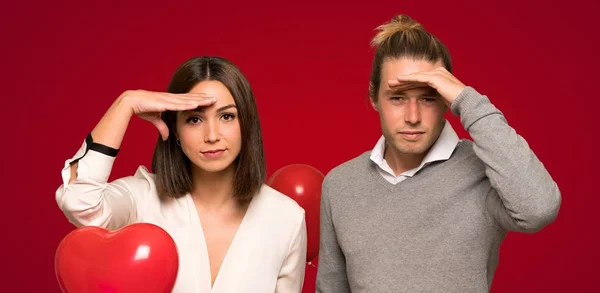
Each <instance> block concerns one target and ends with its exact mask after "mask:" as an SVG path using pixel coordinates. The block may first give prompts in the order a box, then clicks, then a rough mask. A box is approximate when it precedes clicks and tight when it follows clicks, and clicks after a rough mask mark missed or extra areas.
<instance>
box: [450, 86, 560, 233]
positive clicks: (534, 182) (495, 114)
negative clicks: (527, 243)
mask: <svg viewBox="0 0 600 293" xmlns="http://www.w3.org/2000/svg"><path fill="white" fill-rule="evenodd" d="M451 110H452V112H453V113H454V114H456V115H458V116H460V120H461V123H462V125H463V127H464V128H465V129H466V130H467V131H468V132H469V134H470V135H471V137H472V138H473V142H474V144H473V145H474V146H473V148H474V151H475V154H476V155H477V156H478V158H479V159H480V160H481V161H482V162H483V163H484V165H485V172H486V175H487V177H488V178H489V180H490V183H491V185H492V188H493V190H492V192H490V193H489V194H488V195H487V198H486V206H487V211H488V213H489V214H490V216H491V217H492V218H493V219H494V220H495V221H496V222H497V224H498V225H499V226H501V227H502V228H504V229H506V230H511V231H520V232H535V231H538V230H540V229H542V228H543V227H544V226H546V225H547V224H549V223H551V222H552V221H554V219H555V218H556V216H557V213H558V210H559V207H560V203H561V195H560V191H559V189H558V186H557V184H556V182H554V180H553V179H552V177H551V176H550V174H549V173H548V171H547V170H546V168H545V167H544V165H543V164H542V162H540V160H539V159H538V158H537V157H536V155H535V154H534V153H533V151H532V150H531V149H530V148H529V145H528V144H527V142H526V141H525V139H524V138H523V137H521V136H520V135H519V134H517V132H516V131H515V130H514V129H513V128H512V127H510V126H509V125H508V123H507V121H506V119H505V117H504V115H503V114H502V113H501V112H500V111H499V110H498V109H497V108H496V107H495V106H494V105H492V103H491V102H490V100H489V99H488V98H487V97H486V96H484V95H481V94H479V93H478V92H477V91H476V90H475V89H473V88H472V87H466V88H465V89H464V90H463V91H462V92H461V93H460V94H459V96H458V97H457V98H456V100H455V101H454V102H453V103H452V105H451Z"/></svg>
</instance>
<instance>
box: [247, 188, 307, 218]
mask: <svg viewBox="0 0 600 293" xmlns="http://www.w3.org/2000/svg"><path fill="white" fill-rule="evenodd" d="M255 200H256V201H257V205H258V206H260V208H261V209H262V210H264V213H266V214H272V215H273V216H275V217H277V218H278V219H286V218H287V219H290V220H293V221H297V220H298V219H302V218H303V217H304V209H303V208H302V207H301V206H300V205H299V204H298V203H297V202H296V201H295V200H293V199H292V198H291V197H289V196H287V195H285V194H283V193H281V192H279V191H277V190H275V189H274V188H272V187H271V186H268V185H266V184H263V186H262V187H261V189H260V190H259V192H258V194H257V195H256V198H255Z"/></svg>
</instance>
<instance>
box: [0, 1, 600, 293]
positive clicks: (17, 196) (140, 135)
mask: <svg viewBox="0 0 600 293" xmlns="http://www.w3.org/2000/svg"><path fill="white" fill-rule="evenodd" d="M164 2H166V1H157V3H151V2H150V1H137V2H136V1H71V2H67V1H35V2H34V1H21V2H17V1H4V3H2V4H1V6H0V31H1V39H2V45H1V48H0V58H1V59H2V61H1V66H0V67H1V72H2V78H1V79H0V84H1V89H2V93H1V94H2V96H3V97H2V101H3V103H4V105H3V111H2V112H3V113H2V115H1V117H2V126H3V131H2V143H1V147H2V153H3V154H4V155H3V158H2V162H3V163H2V177H1V178H2V183H3V187H4V189H3V193H4V194H2V198H3V199H4V202H3V203H2V204H1V205H0V209H1V210H0V214H1V215H2V221H1V223H2V232H3V235H2V239H3V241H2V255H3V261H2V264H3V266H4V269H3V270H2V273H1V274H2V280H3V281H2V283H1V284H0V287H1V288H0V291H2V292H59V289H58V286H57V282H56V279H55V276H54V271H53V257H54V252H55V249H56V247H57V245H58V243H59V241H60V240H61V239H62V238H63V237H64V236H65V235H66V234H67V233H68V232H69V231H71V230H72V229H73V227H72V226H71V225H70V224H69V223H68V222H67V220H66V219H65V218H64V216H63V215H62V213H61V212H60V211H59V209H58V207H57V205H56V202H55V200H54V192H55V190H56V188H57V187H58V186H59V184H60V174H59V172H60V169H61V168H62V165H63V163H64V160H65V159H67V158H68V157H70V156H72V154H73V153H74V152H75V151H76V150H77V148H78V147H79V146H80V144H81V142H82V140H83V139H84V138H85V135H86V134H87V133H88V132H89V131H90V130H91V129H92V128H93V127H94V125H95V123H96V122H97V121H98V120H99V119H100V117H101V116H102V114H103V113H104V111H105V110H106V109H107V108H108V106H109V105H110V104H111V102H112V101H113V100H114V99H115V98H116V97H117V96H118V95H119V94H120V93H121V92H123V91H124V90H127V89H138V88H142V89H147V90H159V91H163V90H164V89H165V88H166V85H167V83H168V81H169V78H170V77H171V74H172V72H173V71H174V69H175V68H176V67H177V66H178V65H179V64H180V63H181V62H183V61H184V60H185V59H187V58H189V57H192V56H196V55H220V56H223V57H226V58H229V59H230V60H232V61H233V62H235V63H236V64H238V65H239V66H240V67H241V69H242V71H243V72H244V73H245V74H246V75H247V77H248V78H249V80H250V82H251V84H252V86H253V89H254V91H255V94H256V97H257V103H258V107H259V112H260V115H261V116H260V117H261V122H262V127H263V131H264V132H263V134H264V143H265V148H266V153H267V163H268V172H269V175H271V174H273V172H274V171H276V170H277V169H279V168H280V167H283V166H285V165H289V164H293V163H305V164H309V165H312V166H314V167H316V168H318V169H319V170H321V171H322V172H323V173H326V172H328V171H329V170H331V168H333V167H334V166H336V165H338V164H340V163H342V162H344V161H345V160H348V159H350V158H352V157H354V156H356V155H358V154H359V153H361V152H363V151H365V150H367V149H370V148H372V147H373V145H374V144H375V142H376V140H377V138H378V136H379V135H380V130H379V129H380V128H379V124H378V123H379V121H378V118H377V115H376V114H375V113H374V111H373V110H372V109H370V108H369V107H368V105H367V103H366V99H365V97H366V92H367V85H368V79H369V72H370V67H371V60H372V59H371V58H372V51H371V49H370V48H369V46H368V44H369V41H370V38H371V37H372V36H373V29H374V28H375V27H376V26H377V25H379V24H381V23H383V22H385V21H387V20H388V19H389V18H391V17H392V16H393V15H395V14H398V13H407V14H409V15H411V16H412V17H414V18H415V19H416V20H417V21H419V22H421V23H423V24H424V25H425V27H426V28H427V29H429V30H430V31H431V32H433V33H434V34H436V35H438V36H439V37H440V38H441V39H442V41H444V42H445V43H446V44H447V45H448V47H449V49H450V51H451V53H452V57H453V62H454V66H455V75H456V76H457V77H458V78H459V79H460V80H461V81H463V82H464V83H466V84H468V85H471V86H473V87H475V88H476V89H477V90H478V91H480V92H481V93H483V94H486V95H488V96H489V97H490V99H491V100H492V101H493V103H494V104H495V105H496V106H497V107H499V108H500V109H501V110H502V111H503V112H504V113H505V115H506V117H507V119H508V121H509V123H510V125H512V126H513V127H514V128H516V129H517V131H518V132H519V133H520V134H521V135H523V136H524V137H525V138H526V139H527V140H528V142H529V144H530V146H531V147H532V148H533V150H534V151H535V152H536V154H537V155H538V156H539V157H540V159H541V160H542V161H543V162H544V163H545V165H546V167H547V168H548V169H549V171H550V173H551V174H552V175H553V177H554V179H555V180H556V181H557V182H558V184H559V187H560V189H561V191H562V194H563V204H562V208H561V211H560V213H559V216H558V219H557V220H556V222H555V223H553V224H551V225H550V226H548V227H547V228H546V229H544V230H542V231H541V232H539V233H537V234H533V235H528V234H516V233H511V234H509V235H508V238H507V239H506V240H505V242H504V244H503V245H502V247H501V256H500V265H499V268H498V270H497V273H496V277H495V279H494V282H493V290H492V291H493V292H567V291H569V292H587V291H595V289H593V288H594V287H595V284H596V281H594V279H595V278H594V276H595V275H596V272H597V269H596V268H597V265H598V263H599V262H600V257H599V256H600V252H599V251H600V250H599V249H598V236H597V235H598V234H597V229H596V227H597V223H598V220H597V217H598V214H599V213H598V204H599V203H600V199H599V198H598V197H597V195H598V192H597V191H596V188H595V187H596V185H595V184H594V180H597V175H598V173H599V172H597V169H596V167H597V165H598V163H600V162H599V159H598V156H597V155H594V154H593V151H594V149H597V145H596V144H594V143H593V142H592V140H594V139H596V136H597V134H598V132H597V129H598V119H597V115H598V114H597V113H598V109H599V108H598V106H599V103H598V102H597V99H598V97H597V96H598V94H597V86H598V80H597V79H598V77H599V75H598V68H600V66H599V65H600V64H599V61H598V60H599V59H598V52H599V51H600V46H599V45H598V41H599V40H598V33H597V32H596V29H597V23H596V20H597V13H598V11H600V9H599V8H600V7H599V6H600V5H599V4H598V2H596V1H560V2H558V1H486V2H483V3H482V2H481V1H475V0H472V1H464V2H462V3H457V2H456V1H387V2H385V1H368V2H367V1H362V3H360V2H357V3H354V4H350V3H349V2H347V1H340V2H337V3H333V2H327V1H314V2H313V1H300V2H288V1H280V2H276V1H273V2H271V3H264V2H263V3H253V4H249V3H230V2H229V1H203V2H201V1H194V2H185V3H183V2H182V1H178V2H177V3H174V2H175V1H173V3H169V4H165V3H164ZM552 2H553V3H552ZM593 2H596V3H593ZM84 104H88V105H85V106H84ZM449 118H450V119H451V121H452V122H453V125H454V126H455V128H456V129H457V130H458V132H459V135H460V136H462V137H465V136H466V133H465V132H464V130H463V128H462V126H460V124H458V120H457V119H456V118H455V117H449ZM155 140H156V131H155V129H153V128H152V126H151V125H149V124H146V123H144V122H143V121H141V120H140V119H134V120H133V121H132V123H131V125H130V128H129V131H128V133H127V135H126V137H125V140H124V143H123V145H122V151H121V153H120V155H119V158H120V159H118V160H117V162H116V164H115V168H114V172H113V174H112V178H113V179H114V178H116V177H120V176H126V175H130V174H132V173H133V172H134V171H135V168H136V167H137V166H138V165H139V164H145V165H147V166H148V165H149V164H150V160H151V154H152V151H153V146H154V142H155ZM310 291H312V292H314V274H313V273H309V274H308V275H307V281H306V290H305V292H310Z"/></svg>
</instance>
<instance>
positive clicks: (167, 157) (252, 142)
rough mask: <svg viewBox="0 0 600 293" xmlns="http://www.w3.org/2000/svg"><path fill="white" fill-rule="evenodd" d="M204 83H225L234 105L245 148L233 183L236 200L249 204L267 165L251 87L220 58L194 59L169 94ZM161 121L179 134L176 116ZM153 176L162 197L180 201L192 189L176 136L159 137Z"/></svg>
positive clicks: (183, 66)
mask: <svg viewBox="0 0 600 293" xmlns="http://www.w3.org/2000/svg"><path fill="white" fill-rule="evenodd" d="M205 80H215V81H219V82H221V83H223V84H224V85H225V87H227V89H228V90H229V92H230V93H231V95H232V96H233V99H234V101H235V104H236V107H237V110H238V117H239V122H240V129H241V134H242V147H241V150H240V154H239V155H238V157H237V159H236V160H235V162H234V163H235V164H236V172H235V178H234V183H233V185H234V186H233V191H234V196H235V197H237V198H238V199H240V200H250V199H251V198H252V197H253V196H254V195H255V194H256V193H257V192H258V190H259V189H260V188H261V186H262V184H263V182H264V181H265V177H266V162H265V154H264V148H263V142H262V133H261V127H260V121H259V119H258V110H257V108H256V103H255V101H254V94H253V93H252V90H251V88H250V84H249V82H248V80H247V79H246V77H245V76H244V74H242V72H241V71H240V69H239V68H238V67H237V66H236V65H234V64H233V63H232V62H230V61H229V60H227V59H224V58H221V57H209V56H208V57H207V56H203V57H195V58H192V59H189V60H187V61H186V62H184V63H183V64H181V65H180V66H179V68H177V70H176V71H175V73H174V74H173V77H172V78H171V82H170V84H169V86H168V89H167V91H168V92H169V93H187V92H189V91H190V90H191V89H192V88H193V87H194V86H195V85H196V84H198V83H199V82H201V81H205ZM162 119H163V120H164V121H165V123H166V124H167V127H168V128H169V133H171V134H173V133H176V123H177V113H176V112H172V111H167V112H165V113H163V115H162ZM152 172H153V173H155V175H156V185H157V189H158V193H159V196H160V197H161V198H166V197H175V198H177V197H181V196H184V195H185V194H186V193H188V192H190V191H191V189H192V177H191V162H190V160H189V159H188V158H187V157H186V156H185V154H184V153H183V151H182V150H181V147H179V146H178V145H177V138H176V137H175V135H169V137H168V139H167V140H166V141H163V140H162V138H161V137H160V135H159V137H158V141H157V143H156V147H155V149H154V156H153V158H152Z"/></svg>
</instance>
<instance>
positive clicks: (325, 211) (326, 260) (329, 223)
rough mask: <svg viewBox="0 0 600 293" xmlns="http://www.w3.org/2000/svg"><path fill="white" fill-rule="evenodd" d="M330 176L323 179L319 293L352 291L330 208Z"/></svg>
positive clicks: (317, 285)
mask: <svg viewBox="0 0 600 293" xmlns="http://www.w3.org/2000/svg"><path fill="white" fill-rule="evenodd" d="M329 181H330V178H327V177H326V178H325V180H324V181H323V186H322V192H321V214H320V230H319V242H320V244H319V266H318V270H317V280H316V289H317V290H316V291H317V293H331V292H336V293H337V292H340V293H341V292H350V285H349V283H348V276H347V275H346V259H345V257H344V253H343V252H342V249H341V248H340V246H339V244H338V241H337V236H336V232H335V225H334V223H333V220H332V216H331V209H330V204H329V202H330V198H329V196H330V192H329V184H330V182H329Z"/></svg>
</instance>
